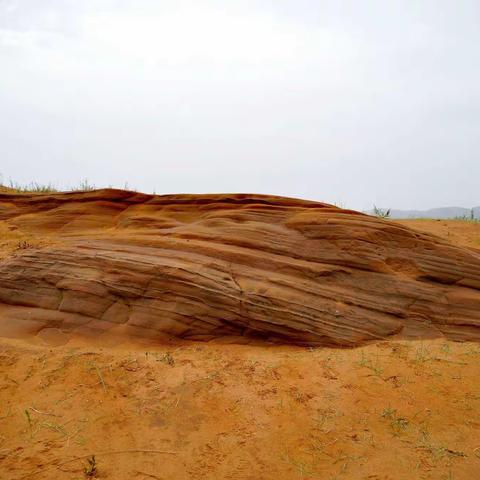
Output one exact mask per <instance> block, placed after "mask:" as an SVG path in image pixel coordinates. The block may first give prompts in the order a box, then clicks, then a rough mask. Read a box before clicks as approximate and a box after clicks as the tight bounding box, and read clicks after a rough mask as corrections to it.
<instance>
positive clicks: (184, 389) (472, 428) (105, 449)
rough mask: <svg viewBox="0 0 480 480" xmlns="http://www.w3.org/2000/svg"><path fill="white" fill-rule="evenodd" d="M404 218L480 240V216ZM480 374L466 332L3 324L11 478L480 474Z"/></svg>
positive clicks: (3, 439) (471, 241)
mask: <svg viewBox="0 0 480 480" xmlns="http://www.w3.org/2000/svg"><path fill="white" fill-rule="evenodd" d="M402 223H404V224H407V225H409V226H411V227H413V228H417V229H420V230H424V231H427V232H429V233H434V234H436V235H441V236H443V237H445V238H448V239H449V240H451V241H452V242H454V243H457V244H459V245H462V246H467V247H475V248H480V224H478V223H472V222H460V221H423V220H415V221H405V222H402ZM18 240H19V239H16V238H15V239H13V240H11V242H10V243H8V242H6V243H5V244H4V250H3V251H4V252H7V251H8V249H10V248H13V246H14V245H16V244H17V243H18ZM7 253H8V252H7ZM479 379H480V345H479V344H475V343H469V342H466V343H455V342H449V341H444V340H428V341H427V340H426V341H421V342H420V341H395V342H382V343H377V344H372V345H369V346H366V347H361V348H356V349H332V348H300V347H292V346H268V345H264V344H249V345H233V344H226V343H218V342H217V343H194V342H177V343H169V344H164V345H154V344H151V343H150V344H146V343H145V344H142V343H135V344H133V343H124V344H121V345H116V346H114V347H112V346H110V347H107V346H105V345H96V344H95V343H94V342H93V341H92V340H87V339H82V338H72V339H71V340H70V341H69V342H68V343H67V344H66V345H62V346H55V339H48V338H44V339H39V338H35V339H15V340H12V339H0V478H1V479H9V480H10V479H12V480H20V479H27V478H32V479H57V478H61V479H77V480H78V479H82V478H101V479H112V480H113V479H115V480H117V479H119V480H121V479H129V480H130V479H165V480H166V479H197V478H198V479H200V478H204V479H252V480H253V479H255V480H257V479H302V478H303V479H310V478H311V479H314V478H319V479H337V478H338V479H391V480H393V479H416V478H418V479H449V480H450V479H476V478H480V381H479ZM92 455H94V456H95V460H94V461H93V459H92V458H91V457H92Z"/></svg>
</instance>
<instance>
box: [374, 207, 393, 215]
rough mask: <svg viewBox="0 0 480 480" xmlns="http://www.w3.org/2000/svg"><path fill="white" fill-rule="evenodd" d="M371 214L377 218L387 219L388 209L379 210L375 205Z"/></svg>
mask: <svg viewBox="0 0 480 480" xmlns="http://www.w3.org/2000/svg"><path fill="white" fill-rule="evenodd" d="M373 214H374V215H375V216H376V217H378V218H389V217H390V208H380V207H377V206H376V205H374V206H373Z"/></svg>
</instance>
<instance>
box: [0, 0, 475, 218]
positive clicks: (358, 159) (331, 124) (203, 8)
mask: <svg viewBox="0 0 480 480" xmlns="http://www.w3.org/2000/svg"><path fill="white" fill-rule="evenodd" d="M0 174H2V175H3V179H4V181H5V180H8V179H10V178H11V179H14V180H16V181H19V182H23V183H25V182H30V181H37V182H44V183H45V182H47V183H48V182H53V183H55V184H56V185H57V186H59V187H69V186H73V185H75V184H78V183H79V181H80V180H81V179H83V178H88V179H89V180H90V182H91V183H94V184H96V185H97V186H108V185H113V186H123V185H124V184H125V182H127V183H128V185H129V186H130V187H134V188H136V189H138V190H142V191H146V192H151V191H153V190H155V191H156V192H157V193H173V192H233V191H237V192H238V191H242V192H260V193H275V194H281V195H287V196H297V197H303V198H310V199H316V200H323V201H328V202H337V203H340V204H342V205H345V206H347V207H350V208H357V209H367V208H371V206H372V204H374V203H375V204H377V205H381V206H385V207H395V208H429V207H434V206H446V205H461V206H466V207H470V206H474V205H479V204H480V2H479V1H478V0H471V1H470V0H456V1H454V0H448V1H447V0H431V1H427V0H423V1H422V0H415V1H414V0H398V1H395V0H390V1H385V0H378V1H373V0H363V1H359V0H350V1H348V0H346V1H341V0H331V1H330V0H270V1H266V0H257V1H250V0H242V1H240V0H239V1H235V0H228V1H225V0H186V1H183V0H163V1H162V0H135V1H133V0H131V1H127V0H82V1H78V0H42V1H39V0H0Z"/></svg>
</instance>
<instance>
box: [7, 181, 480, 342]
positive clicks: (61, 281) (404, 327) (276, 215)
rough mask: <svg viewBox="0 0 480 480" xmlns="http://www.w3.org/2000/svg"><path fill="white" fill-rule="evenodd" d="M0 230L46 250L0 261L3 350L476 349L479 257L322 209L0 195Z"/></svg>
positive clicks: (167, 198)
mask: <svg viewBox="0 0 480 480" xmlns="http://www.w3.org/2000/svg"><path fill="white" fill-rule="evenodd" d="M0 222H1V223H3V224H4V225H5V226H6V227H7V228H8V230H9V231H10V230H11V231H16V232H18V231H20V232H28V233H33V234H35V235H38V236H41V237H42V238H48V239H49V243H48V244H46V245H42V246H41V247H40V248H35V247H34V246H33V247H30V246H29V245H28V244H27V245H23V247H24V248H21V249H19V250H18V251H17V252H16V253H15V255H12V256H9V257H8V258H5V259H3V260H0V333H1V332H3V334H8V332H10V331H13V330H14V331H19V330H20V331H22V332H23V333H24V334H38V333H39V332H42V331H43V330H47V329H57V330H58V331H62V332H72V331H78V332H87V331H89V332H95V333H96V334H98V335H100V334H102V332H109V331H114V332H117V333H125V334H128V335H141V336H146V337H150V338H162V337H163V336H165V335H167V336H168V335H171V336H177V337H181V338H188V339H205V340H209V339H212V338H218V337H224V336H244V337H261V338H265V339H270V340H276V341H284V342H290V343H299V344H308V345H338V346H355V345H360V344H363V343H366V342H369V341H374V340H381V339H385V338H388V337H392V336H395V337H396V338H398V337H402V336H406V337H422V336H429V337H435V336H446V337H448V338H451V339H457V340H462V339H468V340H478V339H480V328H479V327H480V250H473V249H467V248H460V247H456V246H453V245H451V244H449V243H447V242H446V241H444V240H442V239H440V238H437V237H434V236H431V235H428V234H424V233H420V232H417V231H414V230H411V229H409V228H407V227H404V226H401V225H398V224H395V223H393V222H389V221H385V220H381V219H377V218H374V217H370V216H367V215H363V214H361V213H358V212H354V211H349V210H343V209H339V208H336V207H334V206H332V205H327V204H322V203H317V202H309V201H304V200H296V199H290V198H283V197H271V196H263V195H248V194H231V195H229V194H218V195H162V196H156V195H146V194H140V193H135V192H127V191H122V190H111V189H108V190H98V191H93V192H73V193H61V194H45V195H43V194H42V195H37V194H36V195H26V194H17V195H14V194H0ZM5 332H6V333H5Z"/></svg>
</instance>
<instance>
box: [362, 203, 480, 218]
mask: <svg viewBox="0 0 480 480" xmlns="http://www.w3.org/2000/svg"><path fill="white" fill-rule="evenodd" d="M472 210H473V218H475V219H478V220H480V206H478V207H474V208H473V209H471V208H463V207H440V208H431V209H429V210H396V209H393V208H392V209H391V210H390V218H459V217H460V218H463V217H464V218H470V217H471V211H472ZM367 213H368V214H370V215H373V210H369V211H368V212H367Z"/></svg>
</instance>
